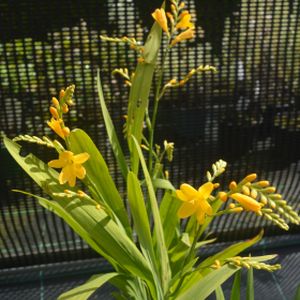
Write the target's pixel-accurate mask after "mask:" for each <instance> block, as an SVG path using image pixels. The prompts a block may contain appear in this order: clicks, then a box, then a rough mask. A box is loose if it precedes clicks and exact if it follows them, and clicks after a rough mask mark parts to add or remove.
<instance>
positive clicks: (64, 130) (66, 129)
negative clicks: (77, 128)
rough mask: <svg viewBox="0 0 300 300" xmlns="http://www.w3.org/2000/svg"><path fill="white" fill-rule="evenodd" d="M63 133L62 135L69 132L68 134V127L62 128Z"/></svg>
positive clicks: (66, 134)
mask: <svg viewBox="0 0 300 300" xmlns="http://www.w3.org/2000/svg"><path fill="white" fill-rule="evenodd" d="M62 131H63V133H64V136H65V137H67V136H68V135H69V134H70V129H69V127H64V128H63V129H62Z"/></svg>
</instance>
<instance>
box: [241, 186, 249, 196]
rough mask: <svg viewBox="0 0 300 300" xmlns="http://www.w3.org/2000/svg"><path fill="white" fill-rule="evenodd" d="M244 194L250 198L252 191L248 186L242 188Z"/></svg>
mask: <svg viewBox="0 0 300 300" xmlns="http://www.w3.org/2000/svg"><path fill="white" fill-rule="evenodd" d="M242 192H243V194H245V195H247V196H250V189H249V188H248V187H247V186H246V185H243V186H242Z"/></svg>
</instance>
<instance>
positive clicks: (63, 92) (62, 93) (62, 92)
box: [59, 90, 65, 100]
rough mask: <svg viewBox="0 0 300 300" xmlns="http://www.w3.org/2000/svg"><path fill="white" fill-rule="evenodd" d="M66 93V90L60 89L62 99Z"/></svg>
mask: <svg viewBox="0 0 300 300" xmlns="http://www.w3.org/2000/svg"><path fill="white" fill-rule="evenodd" d="M64 95H65V91H64V90H60V92H59V99H60V100H61V99H62V98H63V97H64Z"/></svg>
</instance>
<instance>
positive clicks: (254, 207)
mask: <svg viewBox="0 0 300 300" xmlns="http://www.w3.org/2000/svg"><path fill="white" fill-rule="evenodd" d="M230 198H232V199H234V200H235V201H237V202H239V203H240V204H241V205H242V206H243V207H244V209H246V210H251V211H254V212H259V211H260V210H261V204H260V203H259V202H257V201H256V200H254V199H253V198H251V197H249V196H247V195H243V194H241V193H234V194H232V195H230Z"/></svg>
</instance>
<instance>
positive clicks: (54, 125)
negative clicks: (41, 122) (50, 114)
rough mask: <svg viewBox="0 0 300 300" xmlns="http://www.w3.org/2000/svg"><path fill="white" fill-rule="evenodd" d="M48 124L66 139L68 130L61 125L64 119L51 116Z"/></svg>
mask: <svg viewBox="0 0 300 300" xmlns="http://www.w3.org/2000/svg"><path fill="white" fill-rule="evenodd" d="M47 124H48V126H49V127H50V128H51V129H52V130H53V131H54V132H55V133H56V134H58V135H59V136H60V137H61V138H62V139H64V138H65V137H66V136H68V131H67V130H64V129H63V128H62V127H61V124H62V120H61V119H59V120H55V119H54V118H51V120H50V121H48V122H47Z"/></svg>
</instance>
